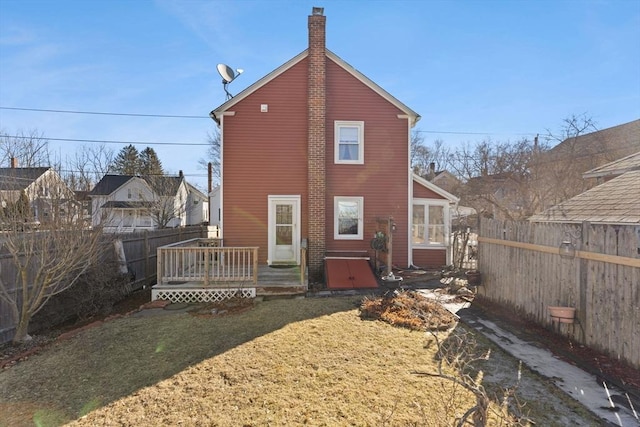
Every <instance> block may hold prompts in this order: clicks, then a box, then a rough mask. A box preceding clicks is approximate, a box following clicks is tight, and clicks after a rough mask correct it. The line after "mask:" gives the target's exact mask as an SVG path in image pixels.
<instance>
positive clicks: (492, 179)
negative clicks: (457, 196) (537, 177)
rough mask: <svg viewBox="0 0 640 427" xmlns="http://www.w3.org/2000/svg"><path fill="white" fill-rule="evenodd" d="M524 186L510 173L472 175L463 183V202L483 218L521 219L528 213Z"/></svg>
mask: <svg viewBox="0 0 640 427" xmlns="http://www.w3.org/2000/svg"><path fill="white" fill-rule="evenodd" d="M524 187H525V186H524V185H523V183H522V182H521V181H520V180H519V179H517V178H516V177H514V176H513V175H512V174H510V173H499V174H493V175H485V176H478V177H473V178H470V179H469V180H468V181H467V183H466V185H465V190H464V191H465V194H466V197H464V203H465V204H467V205H469V206H471V207H473V209H475V211H476V212H478V214H479V215H481V216H483V217H485V218H493V219H511V220H513V219H521V218H524V217H526V216H528V215H529V214H527V212H528V210H527V207H528V201H527V199H526V198H525V196H526V193H523V188H524Z"/></svg>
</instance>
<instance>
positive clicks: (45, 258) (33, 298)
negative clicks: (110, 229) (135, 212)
mask: <svg viewBox="0 0 640 427" xmlns="http://www.w3.org/2000/svg"><path fill="white" fill-rule="evenodd" d="M63 202H64V200H62V199H59V200H57V201H56V200H53V202H52V204H53V205H55V206H62V205H63ZM65 213H66V214H63V213H62V212H61V211H59V212H58V215H56V216H55V217H53V215H52V217H51V221H50V222H49V223H48V224H47V229H46V230H43V231H39V232H35V231H23V229H21V228H19V227H9V228H6V229H5V230H4V232H3V233H2V246H1V249H0V251H1V252H2V253H4V254H6V255H7V256H8V258H9V259H10V260H11V263H9V264H0V266H2V265H4V270H5V271H0V300H2V302H3V304H4V305H6V306H7V307H9V310H10V311H11V313H12V314H13V316H14V319H15V322H16V324H17V328H16V333H15V336H14V338H13V342H14V343H20V342H23V341H26V340H28V339H30V337H29V335H28V331H29V322H30V320H31V318H32V317H33V315H34V314H36V313H37V312H38V311H39V310H40V309H42V307H43V306H44V305H45V304H46V303H47V301H49V299H50V298H51V297H52V296H54V295H56V294H59V293H60V292H62V291H64V290H66V289H68V288H70V287H71V286H74V285H75V284H76V282H77V281H78V279H79V278H80V277H81V276H82V274H83V273H85V272H86V271H87V270H88V269H89V268H90V267H91V266H92V265H93V264H95V262H96V261H97V260H98V259H99V255H100V253H101V246H100V244H99V243H100V238H101V235H102V232H101V230H100V229H99V228H93V229H89V228H86V227H84V223H83V222H82V218H80V217H78V216H77V215H73V214H72V213H71V212H69V211H65ZM3 214H4V216H5V217H4V218H3V220H4V221H9V222H10V223H19V222H20V221H23V219H22V214H21V213H20V209H5V210H4V211H3Z"/></svg>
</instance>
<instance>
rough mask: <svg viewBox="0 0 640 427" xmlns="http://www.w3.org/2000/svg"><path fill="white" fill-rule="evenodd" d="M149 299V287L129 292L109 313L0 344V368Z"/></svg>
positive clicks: (130, 311) (143, 305)
mask: <svg viewBox="0 0 640 427" xmlns="http://www.w3.org/2000/svg"><path fill="white" fill-rule="evenodd" d="M149 301H151V289H142V290H139V291H135V292H133V293H131V294H130V295H129V296H128V297H126V298H124V299H123V300H122V301H120V302H118V303H116V304H115V305H114V306H113V309H112V310H111V312H110V313H108V314H104V315H101V316H94V317H91V318H88V319H84V320H82V321H78V322H73V323H66V324H62V325H56V326H54V327H52V328H50V329H46V330H40V331H36V332H35V333H34V334H32V337H31V340H29V341H26V342H24V343H20V344H13V343H10V342H9V343H6V344H4V345H2V346H0V370H2V369H7V368H9V367H11V366H13V365H15V364H16V363H19V362H22V361H25V360H27V359H28V358H29V357H31V356H32V355H34V354H37V353H39V352H41V351H42V350H44V349H45V348H46V347H47V346H49V345H50V344H51V343H53V342H54V341H56V340H59V339H68V338H69V337H70V336H72V335H75V334H77V333H79V332H81V331H83V330H86V329H88V328H92V327H95V326H98V325H99V324H101V323H102V322H104V321H108V320H111V319H116V318H118V317H121V316H125V315H127V314H130V313H132V312H135V311H137V310H141V309H143V308H145V307H146V306H145V305H146V304H148V303H149Z"/></svg>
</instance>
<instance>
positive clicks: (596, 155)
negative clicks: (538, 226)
mask: <svg viewBox="0 0 640 427" xmlns="http://www.w3.org/2000/svg"><path fill="white" fill-rule="evenodd" d="M638 151H640V119H639V120H634V121H632V122H629V123H625V124H621V125H618V126H613V127H610V128H607V129H602V130H599V131H596V132H591V133H587V134H583V135H578V136H575V137H570V138H567V139H565V140H564V141H562V142H561V143H560V144H558V145H556V146H555V147H553V148H552V149H550V150H548V151H547V152H545V153H543V154H542V156H541V159H540V161H539V165H536V166H534V167H535V168H536V171H534V173H535V176H537V177H538V179H539V180H540V182H541V183H542V184H541V185H542V186H543V187H544V188H547V189H548V193H547V195H546V197H545V199H544V204H543V206H542V207H541V208H542V209H546V208H549V207H551V206H554V205H557V204H558V203H560V202H562V201H564V200H567V199H570V198H571V197H573V196H575V195H577V194H580V193H583V192H584V191H586V190H588V189H590V188H592V187H594V186H595V185H597V184H598V182H597V180H596V179H592V178H588V179H584V177H583V174H584V173H585V172H586V171H588V170H591V169H594V168H597V167H600V166H602V165H605V164H608V163H609V162H613V161H615V160H618V159H621V158H623V157H625V156H628V155H630V154H633V153H635V152H638ZM558 184H560V185H558Z"/></svg>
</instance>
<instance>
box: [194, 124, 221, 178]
mask: <svg viewBox="0 0 640 427" xmlns="http://www.w3.org/2000/svg"><path fill="white" fill-rule="evenodd" d="M207 142H208V143H209V148H207V155H206V157H205V158H202V159H200V160H199V161H198V164H199V165H200V167H202V168H203V169H208V167H209V166H208V164H209V163H211V165H212V167H213V181H214V183H219V182H220V132H218V128H215V129H214V130H213V131H212V132H210V133H209V134H208V135H207Z"/></svg>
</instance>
